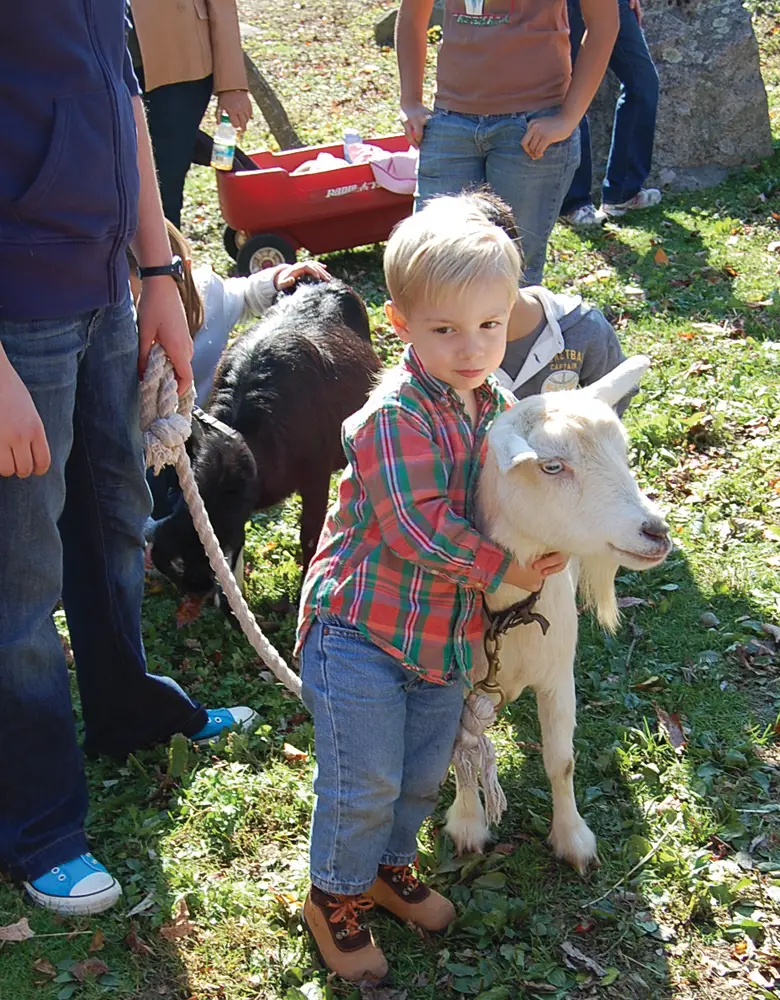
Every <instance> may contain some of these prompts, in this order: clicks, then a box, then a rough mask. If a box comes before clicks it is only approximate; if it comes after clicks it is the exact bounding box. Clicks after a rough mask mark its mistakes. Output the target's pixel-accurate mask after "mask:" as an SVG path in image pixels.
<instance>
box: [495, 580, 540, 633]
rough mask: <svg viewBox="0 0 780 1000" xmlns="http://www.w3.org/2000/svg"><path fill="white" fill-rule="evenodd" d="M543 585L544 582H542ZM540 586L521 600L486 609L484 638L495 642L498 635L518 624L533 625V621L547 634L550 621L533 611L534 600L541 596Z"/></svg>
mask: <svg viewBox="0 0 780 1000" xmlns="http://www.w3.org/2000/svg"><path fill="white" fill-rule="evenodd" d="M543 586H544V584H542V587H543ZM542 587H540V588H539V589H538V590H534V591H533V592H532V593H530V594H529V595H528V597H524V598H523V599H522V601H516V602H515V603H514V604H510V605H509V607H508V608H503V609H502V610H501V611H494V612H491V611H488V613H487V615H488V620H489V622H490V624H489V625H488V628H487V631H486V632H485V639H490V640H491V641H492V642H495V640H496V639H497V638H498V637H499V636H502V635H506V633H507V632H509V630H510V629H513V628H517V626H518V625H533V623H534V622H536V623H537V625H538V626H539V628H540V629H541V630H542V635H547V630H548V629H549V627H550V623H549V622H548V621H547V619H546V618H545V617H544V615H540V614H539V613H538V612H536V611H534V608H535V607H536V602H537V601H538V600H539V598H540V597H541V594H542Z"/></svg>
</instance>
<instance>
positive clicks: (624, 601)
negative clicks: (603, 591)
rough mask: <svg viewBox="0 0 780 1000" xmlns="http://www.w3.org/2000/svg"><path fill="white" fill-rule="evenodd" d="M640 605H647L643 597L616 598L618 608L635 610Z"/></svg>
mask: <svg viewBox="0 0 780 1000" xmlns="http://www.w3.org/2000/svg"><path fill="white" fill-rule="evenodd" d="M640 604H647V601H646V600H645V599H644V598H643V597H618V602H617V606H618V607H619V608H636V607H638V606H639V605H640Z"/></svg>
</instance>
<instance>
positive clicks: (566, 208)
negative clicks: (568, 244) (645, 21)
mask: <svg viewBox="0 0 780 1000" xmlns="http://www.w3.org/2000/svg"><path fill="white" fill-rule="evenodd" d="M568 7H569V25H570V27H571V56H572V61H575V60H576V58H577V53H578V52H579V50H580V44H581V42H582V36H583V35H584V34H585V22H584V21H583V20H582V14H581V13H580V4H579V0H569V3H568ZM618 8H619V10H620V29H619V31H618V36H617V40H616V41H615V47H614V48H613V50H612V55H611V57H610V60H609V67H610V69H611V70H612V71H613V72H614V74H615V76H616V77H617V78H618V80H619V81H620V84H621V87H620V96H619V98H618V102H617V107H616V108H615V120H614V125H613V129H612V144H611V146H610V150H609V159H608V160H607V173H606V176H605V178H604V184H603V186H602V190H601V200H602V202H606V203H607V204H608V205H620V204H622V202H624V201H629V200H630V199H631V198H633V197H634V195H636V194H638V193H639V191H640V189H641V187H642V185H643V184H644V182H645V181H646V180H647V176H648V174H649V173H650V168H651V166H652V162H653V141H654V139H655V116H656V111H657V109H658V73H657V72H656V69H655V65H654V64H653V60H652V57H651V55H650V52H649V51H648V48H647V42H646V41H645V36H644V33H643V32H642V29H641V28H640V27H639V22H638V21H637V18H636V14H635V13H634V12H633V10H631V8H630V7H629V5H628V0H618ZM580 139H581V146H582V159H581V160H580V165H579V168H578V169H577V172H576V173H575V175H574V180H573V181H572V183H571V187H570V188H569V192H568V194H567V195H566V198H565V200H564V202H563V208H562V209H561V211H562V213H563V214H564V215H565V214H567V213H569V212H574V211H575V210H576V209H578V208H581V207H582V206H583V205H589V204H590V203H591V201H592V196H591V188H592V186H593V164H592V161H591V148H590V127H589V125H588V119H587V117H585V118H583V119H582V122H581V123H580Z"/></svg>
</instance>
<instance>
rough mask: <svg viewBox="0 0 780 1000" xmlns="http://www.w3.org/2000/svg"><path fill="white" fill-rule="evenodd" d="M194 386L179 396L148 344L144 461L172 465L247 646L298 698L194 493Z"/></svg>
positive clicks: (164, 361)
mask: <svg viewBox="0 0 780 1000" xmlns="http://www.w3.org/2000/svg"><path fill="white" fill-rule="evenodd" d="M194 404H195V390H194V388H192V387H190V388H189V389H188V390H187V392H186V393H185V394H184V395H183V396H181V397H179V395H178V389H177V386H176V379H175V377H174V374H173V366H172V365H171V363H170V361H169V360H168V358H167V356H166V354H165V352H164V351H163V349H162V347H160V345H159V344H155V345H154V346H153V347H152V351H151V354H150V355H149V363H148V365H147V367H146V373H145V374H144V379H143V382H142V383H141V431H142V433H143V439H144V451H145V453H146V464H147V466H148V467H150V468H152V469H154V471H155V472H156V473H159V472H160V470H161V469H162V468H163V466H165V465H173V466H174V467H175V468H176V475H177V476H178V477H179V485H180V486H181V490H182V493H183V494H184V500H185V502H186V504H187V506H188V507H189V509H190V514H191V515H192V523H193V524H194V525H195V530H196V531H197V532H198V538H200V540H201V543H202V544H203V548H204V549H205V550H206V555H207V556H208V559H209V562H210V564H211V568H212V569H213V570H214V573H215V575H216V578H217V580H218V581H219V584H220V586H221V587H222V590H223V591H224V593H225V596H226V597H227V599H228V604H229V605H230V607H231V609H232V611H233V614H234V615H235V616H236V618H237V619H238V621H239V624H240V625H241V628H242V630H243V632H244V635H245V636H246V637H247V639H248V640H249V642H250V644H251V645H252V648H253V649H254V651H255V652H256V653H257V655H258V656H259V657H260V659H261V660H262V661H263V663H265V665H266V666H267V667H268V669H269V670H270V671H271V673H272V674H273V675H274V676H275V677H276V678H277V680H279V681H281V683H282V684H284V686H285V687H286V688H287V690H288V691H291V692H292V693H293V694H294V695H295V696H296V697H297V698H300V697H301V679H300V677H298V675H297V674H295V673H293V671H292V670H290V668H289V667H288V666H287V664H286V663H285V661H284V660H283V659H282V657H281V655H280V654H279V652H278V651H277V650H276V649H275V648H274V647H273V646H272V645H271V643H270V642H269V641H268V639H267V638H266V637H265V635H263V633H262V632H261V630H260V627H259V626H258V624H257V622H256V621H255V616H254V615H253V614H252V612H251V611H250V610H249V606H248V605H247V603H246V601H245V600H244V595H243V594H242V593H241V590H240V588H239V586H238V584H237V583H236V579H235V577H234V576H233V573H232V571H231V569H230V567H229V566H228V564H227V560H226V559H225V557H224V555H223V554H222V549H221V548H220V544H219V542H218V541H217V536H216V535H215V534H214V529H213V528H212V526H211V522H210V521H209V516H208V514H207V513H206V508H205V506H204V504H203V500H202V499H201V496H200V493H199V492H198V487H197V484H196V483H195V476H194V475H193V473H192V465H191V464H190V459H189V455H188V454H187V450H186V448H185V445H186V442H187V439H188V438H189V436H190V431H191V428H192V411H193V407H194Z"/></svg>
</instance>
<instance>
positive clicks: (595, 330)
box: [496, 285, 633, 414]
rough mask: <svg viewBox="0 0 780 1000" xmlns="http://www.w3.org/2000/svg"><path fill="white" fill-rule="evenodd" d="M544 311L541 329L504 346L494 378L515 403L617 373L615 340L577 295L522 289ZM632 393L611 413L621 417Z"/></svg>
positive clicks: (601, 316)
mask: <svg viewBox="0 0 780 1000" xmlns="http://www.w3.org/2000/svg"><path fill="white" fill-rule="evenodd" d="M524 291H525V292H529V293H530V294H531V295H533V296H534V298H536V299H537V301H538V302H539V304H540V305H541V307H542V309H543V310H544V317H545V319H544V323H543V325H542V326H541V329H540V330H539V331H538V332H537V333H536V335H535V336H534V334H533V333H532V334H531V335H530V336H528V337H523V338H522V339H521V340H514V341H512V342H511V343H509V344H507V348H506V354H505V355H504V360H503V361H502V362H501V367H500V368H499V369H498V371H497V372H496V377H497V378H498V380H499V382H500V383H501V385H502V386H503V387H504V388H505V389H509V390H510V392H512V393H514V395H515V396H516V397H517V398H518V399H524V398H525V397H526V396H533V395H535V394H536V393H540V392H560V391H561V390H564V389H576V388H578V387H580V386H586V385H591V384H592V383H593V382H597V381H598V380H599V379H600V378H601V377H602V376H603V375H606V374H607V372H611V371H612V369H613V368H617V366H618V365H619V364H620V362H621V361H624V360H625V355H624V354H623V351H622V350H621V349H620V341H619V340H618V338H617V334H616V333H615V331H614V329H613V328H612V326H611V324H610V323H609V322H608V321H607V318H606V317H605V316H604V313H602V312H601V311H600V310H599V309H595V308H594V307H593V306H589V305H587V304H586V303H584V302H583V301H582V299H581V298H580V297H579V295H562V294H558V295H555V294H553V292H551V291H549V290H548V289H547V288H543V287H542V286H541V285H534V286H532V287H530V288H526V289H524ZM631 395H633V392H632V393H629V394H628V395H627V396H625V397H624V398H623V399H622V400H621V401H620V403H619V404H618V406H617V407H616V410H617V412H618V413H619V414H622V412H623V410H625V408H626V406H628V403H629V401H630V398H631Z"/></svg>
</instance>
